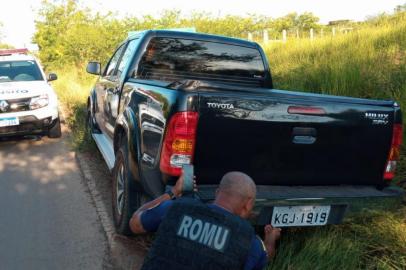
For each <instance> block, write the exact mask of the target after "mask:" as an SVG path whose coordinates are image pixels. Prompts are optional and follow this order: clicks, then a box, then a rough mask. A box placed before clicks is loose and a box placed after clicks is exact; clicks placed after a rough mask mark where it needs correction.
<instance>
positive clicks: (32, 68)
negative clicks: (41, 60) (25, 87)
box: [0, 60, 43, 82]
mask: <svg viewBox="0 0 406 270" xmlns="http://www.w3.org/2000/svg"><path fill="white" fill-rule="evenodd" d="M41 80H43V77H42V74H41V71H40V70H39V68H38V66H37V64H36V63H35V61H31V60H28V61H4V62H0V82H5V81H9V82H10V81H41Z"/></svg>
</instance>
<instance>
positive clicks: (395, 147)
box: [383, 124, 403, 181]
mask: <svg viewBox="0 0 406 270" xmlns="http://www.w3.org/2000/svg"><path fill="white" fill-rule="evenodd" d="M402 132H403V131H402V124H394V125H393V134H392V144H391V147H390V150H389V155H388V161H387V163H386V167H385V173H384V176H383V178H384V179H385V180H388V181H390V180H392V179H393V177H395V171H396V165H397V162H398V160H399V157H400V147H401V145H402Z"/></svg>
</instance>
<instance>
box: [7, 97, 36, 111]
mask: <svg viewBox="0 0 406 270" xmlns="http://www.w3.org/2000/svg"><path fill="white" fill-rule="evenodd" d="M30 102H31V98H19V99H9V100H0V114H2V113H10V112H23V111H29V110H30Z"/></svg>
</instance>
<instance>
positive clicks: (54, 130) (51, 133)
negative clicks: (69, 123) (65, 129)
mask: <svg viewBox="0 0 406 270" xmlns="http://www.w3.org/2000/svg"><path fill="white" fill-rule="evenodd" d="M61 136H62V131H61V121H60V120H59V117H58V118H57V119H56V121H55V123H54V125H53V126H52V127H51V128H50V129H49V130H48V137H49V138H60V137H61Z"/></svg>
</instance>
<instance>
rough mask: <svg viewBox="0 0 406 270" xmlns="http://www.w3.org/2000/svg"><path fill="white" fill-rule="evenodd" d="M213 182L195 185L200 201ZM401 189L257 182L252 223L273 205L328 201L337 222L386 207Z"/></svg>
mask: <svg viewBox="0 0 406 270" xmlns="http://www.w3.org/2000/svg"><path fill="white" fill-rule="evenodd" d="M216 188H217V186H214V185H210V186H199V194H198V195H199V197H200V198H201V199H202V200H203V201H211V200H213V199H214V196H215V190H216ZM403 195H404V190H403V189H401V188H398V187H395V186H389V187H386V188H384V189H382V190H378V189H377V188H376V187H374V186H257V198H256V203H255V207H254V211H253V212H254V219H253V221H254V223H255V224H257V225H264V224H268V223H269V221H270V220H271V215H272V209H273V207H274V206H295V205H331V206H335V208H336V209H337V211H339V213H337V216H336V218H334V219H331V220H329V224H338V223H341V222H342V219H343V217H344V215H345V217H348V216H350V215H351V214H354V213H359V212H361V211H362V210H365V209H388V208H391V207H393V206H395V205H397V204H399V203H400V202H401V200H402V198H403Z"/></svg>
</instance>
